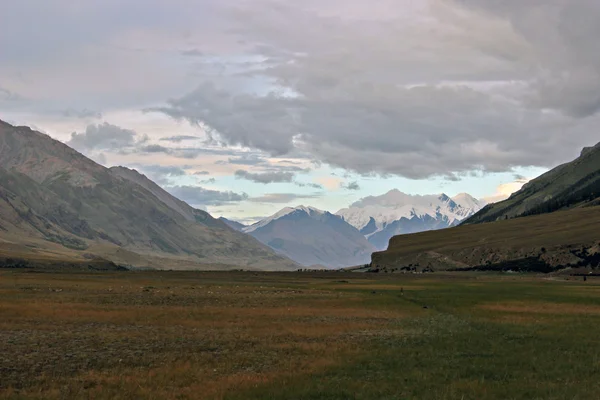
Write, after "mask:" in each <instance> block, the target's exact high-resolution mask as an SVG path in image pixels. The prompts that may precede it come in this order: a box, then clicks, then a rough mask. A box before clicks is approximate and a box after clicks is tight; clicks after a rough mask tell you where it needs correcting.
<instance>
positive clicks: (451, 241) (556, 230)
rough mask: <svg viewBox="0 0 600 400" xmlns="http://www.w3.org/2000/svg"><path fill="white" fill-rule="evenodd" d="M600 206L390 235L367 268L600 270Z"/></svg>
mask: <svg viewBox="0 0 600 400" xmlns="http://www.w3.org/2000/svg"><path fill="white" fill-rule="evenodd" d="M598 221H600V207H598V206H596V207H585V208H575V209H572V210H567V211H557V212H553V213H549V214H542V215H534V216H529V217H524V218H516V219H509V220H502V221H496V222H491V223H487V224H471V225H461V226H458V227H454V228H449V229H444V230H441V231H430V232H421V233H415V234H412V235H400V236H395V237H393V238H392V239H391V240H390V246H389V249H388V250H386V251H382V252H377V253H374V254H373V258H372V264H371V270H373V271H379V272H381V271H388V272H403V271H407V272H408V271H431V270H433V271H440V270H454V269H457V270H484V271H485V270H487V271H507V270H512V271H536V272H552V271H557V270H561V269H564V268H580V267H581V268H584V267H587V268H590V267H592V268H598V267H600V236H599V235H598Z"/></svg>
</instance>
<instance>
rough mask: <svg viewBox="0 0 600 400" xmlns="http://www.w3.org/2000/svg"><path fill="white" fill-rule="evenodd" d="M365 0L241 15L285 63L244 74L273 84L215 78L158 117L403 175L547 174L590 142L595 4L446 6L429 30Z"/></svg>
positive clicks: (354, 167)
mask: <svg viewBox="0 0 600 400" xmlns="http://www.w3.org/2000/svg"><path fill="white" fill-rule="evenodd" d="M376 3H377V7H368V6H365V5H364V4H361V3H359V2H344V3H343V4H342V2H340V1H334V0H328V1H323V2H319V4H318V5H317V4H316V2H301V3H298V2H295V3H290V2H286V3H284V2H276V4H277V7H271V8H268V7H266V4H267V3H265V2H262V1H259V2H258V3H253V4H252V6H251V7H250V6H248V7H240V8H238V9H237V11H236V18H237V20H236V21H237V24H238V32H239V33H240V35H242V34H243V35H244V37H245V39H246V41H247V42H248V43H252V44H253V45H254V47H253V48H254V49H260V48H268V49H269V52H272V51H273V49H281V52H280V53H279V55H278V56H279V57H282V59H284V60H285V62H281V63H278V64H274V65H271V66H269V67H268V68H267V69H265V70H261V71H260V72H252V71H249V72H247V74H248V76H249V77H250V78H254V79H257V78H258V77H259V75H260V76H265V75H266V76H267V77H269V78H271V79H272V80H273V81H274V82H277V85H276V86H277V87H275V88H274V89H273V92H272V93H271V94H267V95H262V96H257V95H256V94H252V93H245V92H242V91H239V90H236V89H235V87H234V88H232V87H231V85H227V84H226V83H223V82H222V80H221V81H219V80H213V81H212V82H209V83H208V82H207V83H204V84H202V85H200V86H199V87H198V89H197V90H195V91H192V92H190V93H188V94H187V95H185V96H183V97H180V98H178V99H174V100H172V101H170V102H169V103H168V104H167V105H166V106H165V107H162V108H161V111H162V112H164V113H166V114H168V115H171V116H172V117H174V118H177V119H186V120H188V121H190V122H191V123H196V124H206V125H208V126H210V127H211V128H213V129H214V130H215V132H217V135H218V136H219V137H220V138H221V139H222V140H224V141H225V142H227V143H228V144H235V145H243V146H248V147H252V148H256V149H259V150H263V151H266V152H268V153H270V154H272V155H282V154H290V153H292V152H297V151H300V152H302V153H305V154H309V155H310V156H311V157H312V158H314V161H315V163H317V165H318V163H319V162H324V163H327V164H330V165H333V166H336V167H342V168H345V169H348V170H351V171H354V172H358V173H359V174H361V175H369V174H373V173H379V174H396V175H401V176H405V177H409V178H414V179H422V178H427V177H431V176H442V177H445V178H446V179H460V176H462V175H461V174H463V173H464V172H467V171H472V170H481V171H485V172H500V171H510V170H511V169H512V168H513V167H515V166H544V167H547V166H552V165H555V164H556V163H558V162H561V161H564V160H566V159H568V158H570V157H572V155H573V154H576V153H577V151H578V150H579V149H580V148H581V147H583V146H584V145H586V144H589V143H595V141H597V140H596V136H597V133H596V131H595V130H594V128H593V126H594V124H595V123H597V122H598V120H599V117H598V115H597V114H594V113H595V111H596V110H597V106H598V105H599V104H600V100H599V99H600V90H598V88H597V85H600V79H598V65H600V63H599V62H598V59H599V58H600V56H599V55H598V54H600V53H598V52H597V51H594V49H595V47H594V46H595V43H596V42H595V38H596V37H598V36H599V35H598V34H596V32H597V29H600V23H599V22H600V13H599V12H597V8H598V4H600V3H597V2H593V1H591V0H585V1H584V0H581V1H580V2H577V6H575V7H570V5H571V4H572V2H569V1H567V0H552V2H517V1H516V0H514V1H507V2H490V1H484V0H462V1H452V0H444V1H440V2H434V3H432V7H431V9H432V12H433V13H434V17H435V20H436V21H437V23H436V24H435V25H433V26H432V25H428V24H429V23H430V22H427V21H424V22H423V24H412V23H403V22H406V18H408V19H409V21H408V22H413V21H410V18H411V13H410V12H411V10H408V9H406V8H403V7H398V6H397V2H393V1H387V0H378V1H376ZM382 10H385V12H383V11H382ZM415 12H419V11H418V10H417V11H415ZM291 16H293V18H292V17H291ZM290 20H293V21H294V23H293V24H290V23H289V21H290ZM579 20H581V23H580V24H579V23H578V22H577V21H579ZM557 23H559V24H558V25H557ZM429 28H431V29H429ZM561 29H564V32H561ZM474 32H476V34H474ZM403 37H411V38H412V39H411V40H410V41H402V40H399V38H403ZM323 38H328V40H323ZM259 44H264V45H263V46H262V47H260V46H259ZM359 48H360V49H361V51H357V49H359ZM277 91H279V92H277ZM282 93H283V94H282ZM548 109H551V110H556V111H559V112H554V111H549V110H548ZM584 116H587V118H582V117H584ZM566 149H567V150H568V155H567V154H566V153H565V150H566Z"/></svg>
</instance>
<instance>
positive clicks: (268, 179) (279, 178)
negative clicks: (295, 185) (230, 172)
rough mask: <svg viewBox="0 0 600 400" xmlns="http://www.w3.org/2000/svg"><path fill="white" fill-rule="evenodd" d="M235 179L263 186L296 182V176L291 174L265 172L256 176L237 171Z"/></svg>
mask: <svg viewBox="0 0 600 400" xmlns="http://www.w3.org/2000/svg"><path fill="white" fill-rule="evenodd" d="M235 177H236V178H238V179H246V180H249V181H252V182H256V183H263V184H267V183H283V182H292V181H293V180H294V174H293V173H291V172H265V173H261V174H255V173H252V172H248V171H243V170H237V171H235Z"/></svg>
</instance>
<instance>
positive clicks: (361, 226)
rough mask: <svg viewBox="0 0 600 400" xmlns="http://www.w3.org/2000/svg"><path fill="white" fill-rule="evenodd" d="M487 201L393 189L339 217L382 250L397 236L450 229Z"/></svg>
mask: <svg viewBox="0 0 600 400" xmlns="http://www.w3.org/2000/svg"><path fill="white" fill-rule="evenodd" d="M484 205H485V202H483V201H482V200H477V199H475V198H474V197H472V196H471V195H469V194H467V193H461V194H459V195H457V196H455V197H453V198H450V197H449V196H447V195H445V194H440V195H425V196H416V195H408V194H406V193H402V192H401V191H399V190H391V191H389V192H388V193H386V194H384V195H382V196H369V197H366V198H364V199H362V200H360V201H358V202H356V203H354V204H352V205H351V206H350V207H349V208H345V209H342V210H340V211H338V212H337V213H336V214H337V215H339V216H340V217H342V218H343V219H344V220H345V221H346V222H348V223H349V224H351V225H352V226H354V227H355V228H357V229H358V230H360V232H361V233H362V234H363V235H365V237H366V238H367V239H368V240H369V242H370V243H371V244H372V245H373V246H374V247H375V248H377V249H378V250H385V249H386V248H387V246H388V242H389V240H390V238H392V237H393V236H395V235H401V234H408V233H415V232H423V231H429V230H436V229H443V228H449V227H451V226H456V225H458V224H459V223H460V222H461V221H463V220H464V219H466V218H468V217H470V216H472V215H473V214H475V213H476V212H478V211H479V210H480V209H481V208H482V207H483V206H484Z"/></svg>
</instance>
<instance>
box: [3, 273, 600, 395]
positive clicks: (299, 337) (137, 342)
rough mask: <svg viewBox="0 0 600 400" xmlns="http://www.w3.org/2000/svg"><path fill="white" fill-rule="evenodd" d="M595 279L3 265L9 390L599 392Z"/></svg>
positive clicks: (599, 310) (599, 285)
mask: <svg viewBox="0 0 600 400" xmlns="http://www.w3.org/2000/svg"><path fill="white" fill-rule="evenodd" d="M596 279H600V278H590V279H588V280H587V282H583V281H582V280H581V278H570V280H566V278H565V277H561V278H548V277H538V276H526V275H525V276H524V275H482V274H479V275H476V274H471V273H462V274H458V273H457V274H443V275H441V274H440V275H438V274H431V275H402V274H398V275H396V274H393V275H392V274H389V275H386V274H377V275H376V274H359V273H355V274H352V273H251V272H221V273H217V272H214V273H213V272H206V273H193V272H135V273H134V272H102V273H87V272H69V273H67V272H60V271H43V272H40V271H38V272H35V271H32V270H27V269H15V270H0V399H26V398H27V399H28V398H34V399H63V398H69V399H71V398H75V399H77V398H86V399H87V398H94V399H163V398H166V399H171V398H172V399H597V398H598V393H600V380H598V374H599V373H600V341H598V339H597V332H598V331H599V330H600V280H596Z"/></svg>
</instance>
